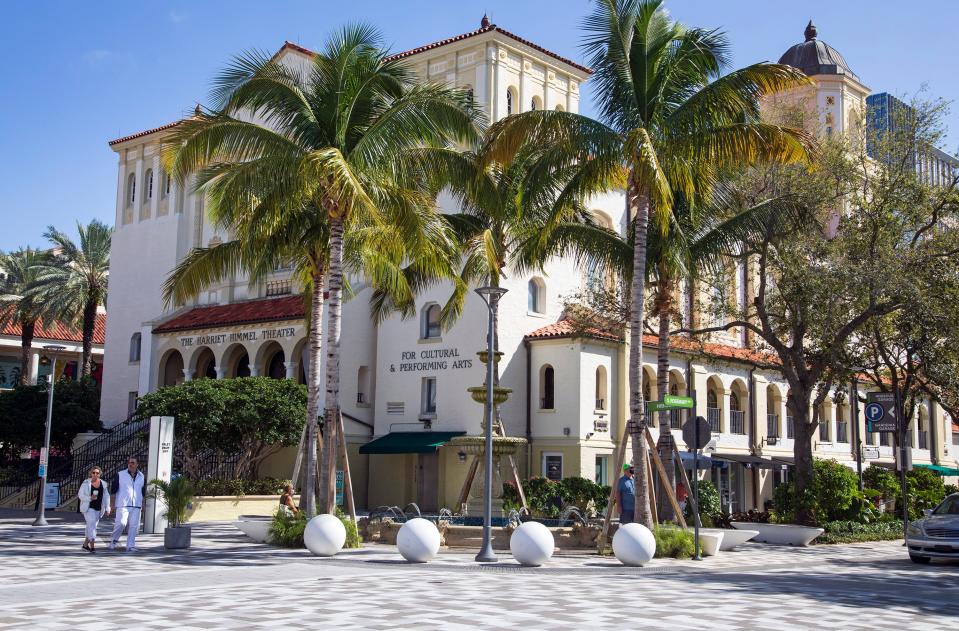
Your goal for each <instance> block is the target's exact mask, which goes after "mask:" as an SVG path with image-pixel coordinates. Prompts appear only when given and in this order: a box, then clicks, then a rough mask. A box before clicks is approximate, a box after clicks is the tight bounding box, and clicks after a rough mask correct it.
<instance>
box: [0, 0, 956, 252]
mask: <svg viewBox="0 0 959 631" xmlns="http://www.w3.org/2000/svg"><path fill="white" fill-rule="evenodd" d="M800 4H801V5H802V6H801V8H800V7H799V6H797V5H800ZM667 7H668V8H669V10H670V12H671V13H672V14H673V15H674V16H675V17H676V18H678V19H680V20H682V21H683V22H685V23H687V24H690V25H694V26H702V27H722V28H723V29H724V30H725V31H726V32H727V34H728V35H729V38H730V40H731V43H732V47H733V51H732V52H733V56H734V63H735V65H736V66H742V65H746V64H749V63H752V62H755V61H761V60H771V61H776V60H778V58H779V56H780V55H781V54H782V53H783V52H784V51H785V50H786V49H787V48H788V47H789V46H791V45H792V44H795V43H797V42H799V41H801V40H802V31H803V28H804V27H805V25H806V22H807V20H808V19H809V18H810V17H811V18H813V20H814V21H815V22H816V24H817V26H818V27H819V36H820V38H821V39H823V40H825V41H826V42H828V43H830V44H831V45H833V46H835V47H836V48H837V49H838V50H839V51H840V52H842V54H843V55H844V56H845V58H846V60H847V61H848V62H849V64H850V66H851V67H852V69H853V70H854V71H855V72H856V73H857V74H858V75H859V76H860V77H861V78H862V79H863V80H864V81H865V83H866V84H867V85H868V86H870V87H871V88H872V89H873V91H875V92H881V91H886V92H892V93H894V94H905V95H912V94H914V93H915V92H916V91H917V90H919V89H920V87H921V86H922V85H923V84H927V85H928V88H929V94H930V95H933V96H937V97H942V98H945V99H947V100H952V101H955V100H957V99H959V82H957V81H956V80H955V77H956V74H955V61H954V60H955V47H956V25H957V24H959V2H941V1H933V0H914V1H913V2H911V3H908V4H903V3H902V2H895V3H894V2H892V1H890V0H871V1H867V0H843V1H842V2H836V1H835V0H831V1H828V2H827V1H822V0H806V2H803V3H795V2H780V1H775V0H672V1H671V2H670V1H667ZM588 10H589V3H588V2H587V1H586V0H578V1H573V0H524V1H522V2H520V1H518V0H511V1H505V0H482V1H481V2H451V1H450V0H424V1H418V2H409V1H407V2H401V1H397V0H393V1H390V2H387V1H384V0H352V1H351V2H328V1H326V2H320V1H313V2H309V1H305V0H298V1H295V0H290V1H283V0H272V1H270V2H267V1H265V0H264V1H261V2H254V1H247V0H204V1H203V2H182V1H173V2H162V1H157V2H150V3H146V2H114V1H110V0H98V1H97V2H15V3H14V2H11V3H8V4H6V5H5V6H4V20H3V23H2V25H0V69H2V74H0V76H3V82H2V84H0V97H2V98H0V138H2V139H3V147H4V151H3V152H2V153H0V172H2V173H3V179H2V182H3V185H2V187H0V249H3V250H8V249H11V248H15V247H17V246H21V245H32V246H41V245H44V242H43V238H42V234H43V231H44V229H45V228H46V226H47V225H49V224H54V225H55V226H57V227H58V228H61V229H65V230H69V231H71V232H74V229H73V226H74V225H75V223H76V221H77V220H80V221H83V222H87V221H89V220H91V219H93V218H99V219H101V220H103V221H105V222H107V223H111V224H112V223H113V218H114V204H115V201H114V200H115V197H116V173H117V171H116V158H115V154H114V153H113V152H112V151H111V150H110V149H109V147H108V146H107V141H109V140H110V139H112V138H116V137H118V136H122V135H125V134H128V133H132V132H136V131H140V130H143V129H148V128H150V127H154V126H158V125H161V124H164V123H167V122H170V121H173V120H175V119H177V118H178V117H180V116H181V115H183V114H184V113H186V112H188V111H189V110H191V109H192V108H193V106H194V104H195V103H196V101H197V100H201V101H204V100H205V99H206V94H207V92H208V89H209V85H210V79H211V77H213V76H214V75H215V74H216V73H217V71H218V70H219V69H221V68H222V67H223V66H224V64H225V63H226V62H228V60H229V59H230V57H231V55H234V54H236V53H238V52H241V51H243V50H245V49H249V48H258V49H263V50H268V51H274V50H276V49H277V48H279V47H280V46H281V45H282V43H283V41H284V40H287V39H289V40H291V41H294V42H298V43H300V44H303V45H304V46H308V47H317V46H320V45H321V44H322V42H323V41H324V39H325V36H326V34H327V33H328V32H329V31H330V30H331V29H333V28H336V27H337V26H338V25H340V24H342V23H344V22H348V21H355V20H364V21H368V22H372V23H374V24H375V25H377V26H378V27H379V28H380V29H381V30H382V31H383V34H384V36H385V38H386V40H387V41H388V42H389V43H390V45H391V47H392V48H393V49H395V50H405V49H408V48H412V47H415V46H418V45H420V44H424V43H427V42H431V41H434V40H437V39H442V38H445V37H449V36H452V35H456V34H459V33H464V32H466V31H470V30H472V29H474V28H477V27H478V26H479V21H480V18H481V17H482V15H483V12H484V11H487V12H489V14H490V16H491V18H492V19H493V21H494V22H495V23H497V24H499V25H500V26H502V27H504V28H506V29H508V30H511V31H513V32H514V33H517V34H518V35H521V36H523V37H525V38H527V39H530V40H533V41H535V42H537V43H539V44H541V45H542V46H545V47H546V48H549V49H551V50H553V51H555V52H557V53H560V54H562V55H565V56H568V57H571V58H572V59H574V60H578V61H581V60H582V55H581V53H580V51H579V46H578V45H579V42H580V37H581V33H580V31H579V24H580V20H581V18H582V16H583V15H584V14H585V13H587V12H588ZM584 96H586V97H587V101H588V97H589V90H588V84H587V85H586V86H584ZM953 109H954V111H953V113H952V115H951V116H950V120H949V126H950V128H951V135H950V137H949V143H948V146H947V147H946V148H947V149H948V150H950V152H953V153H955V152H956V149H957V148H959V111H956V108H953ZM583 112H584V113H591V112H592V107H591V106H590V105H589V103H588V102H586V103H584V107H583Z"/></svg>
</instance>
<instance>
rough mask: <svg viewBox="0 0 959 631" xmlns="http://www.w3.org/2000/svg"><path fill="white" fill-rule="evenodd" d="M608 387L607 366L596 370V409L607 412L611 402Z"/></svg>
mask: <svg viewBox="0 0 959 631" xmlns="http://www.w3.org/2000/svg"><path fill="white" fill-rule="evenodd" d="M607 388H608V386H607V385H606V366H598V367H597V368H596V409H597V410H605V409H606V402H607V401H608V400H609V396H608V390H607Z"/></svg>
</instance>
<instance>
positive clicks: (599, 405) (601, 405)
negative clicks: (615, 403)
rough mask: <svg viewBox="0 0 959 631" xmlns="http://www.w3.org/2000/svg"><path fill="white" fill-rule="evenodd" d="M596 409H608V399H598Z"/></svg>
mask: <svg viewBox="0 0 959 631" xmlns="http://www.w3.org/2000/svg"><path fill="white" fill-rule="evenodd" d="M593 409H594V410H604V411H605V410H606V399H596V407H594V408H593Z"/></svg>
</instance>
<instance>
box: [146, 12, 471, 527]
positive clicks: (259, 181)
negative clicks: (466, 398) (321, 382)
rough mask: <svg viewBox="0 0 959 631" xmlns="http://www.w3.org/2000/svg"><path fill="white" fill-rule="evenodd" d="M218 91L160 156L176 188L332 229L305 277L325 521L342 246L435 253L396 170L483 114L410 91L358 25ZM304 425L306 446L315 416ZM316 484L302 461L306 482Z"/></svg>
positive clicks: (237, 76)
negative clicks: (296, 58)
mask: <svg viewBox="0 0 959 631" xmlns="http://www.w3.org/2000/svg"><path fill="white" fill-rule="evenodd" d="M215 86H216V87H215V90H214V96H215V99H216V107H215V110H214V111H213V112H212V113H203V112H201V113H200V114H199V115H198V116H195V117H193V118H191V119H189V120H186V121H183V123H182V124H181V125H179V126H177V127H176V128H175V130H174V132H173V133H172V134H171V139H170V141H169V145H168V147H167V149H166V150H165V154H166V161H167V163H168V165H169V166H170V168H171V172H172V173H173V174H174V176H175V177H177V178H178V179H180V180H183V179H184V178H185V177H186V176H187V175H188V174H190V173H196V174H197V186H198V188H201V189H208V190H209V191H210V193H211V202H210V211H211V213H212V214H214V215H218V214H223V215H225V214H227V213H229V212H231V209H233V210H232V212H243V211H244V210H247V209H249V208H250V206H251V200H252V201H253V203H254V206H255V208H260V207H263V208H269V209H271V210H270V212H269V214H270V216H271V217H273V218H281V217H282V215H283V214H284V213H288V212H292V211H293V210H296V211H304V212H305V211H306V210H311V211H312V212H313V213H314V214H316V215H317V216H318V218H319V219H320V220H322V221H323V222H324V223H325V226H326V230H327V231H328V237H327V239H326V244H325V245H326V248H325V251H326V253H327V254H326V257H327V261H328V262H327V263H326V265H325V266H323V269H322V275H321V274H320V273H319V272H320V270H321V266H320V261H317V264H316V265H315V266H314V268H313V270H312V273H313V275H314V276H313V278H311V281H312V282H311V284H312V287H313V301H312V313H311V318H312V320H313V322H315V323H317V322H319V317H318V316H319V315H320V314H321V313H322V312H321V309H322V305H323V293H322V290H323V288H325V289H326V290H327V292H328V295H329V298H328V300H327V303H326V309H327V314H326V315H327V326H328V329H327V337H326V398H325V408H326V409H325V411H324V418H326V419H328V420H329V421H331V422H327V423H326V431H325V436H324V439H325V441H326V448H325V449H324V452H325V453H324V458H323V463H322V469H321V480H322V484H323V488H322V489H321V493H320V500H321V510H323V511H324V512H329V511H331V510H332V503H333V495H334V488H333V475H332V474H333V469H334V468H335V467H334V458H335V451H336V449H335V445H336V423H335V422H332V421H334V420H335V419H337V418H338V417H339V410H340V398H339V353H340V313H341V307H342V295H343V288H344V276H343V274H344V237H345V235H346V234H348V233H349V232H351V231H354V230H358V229H370V230H374V231H375V230H381V229H383V228H384V227H385V226H390V225H392V227H393V229H394V230H396V231H397V233H398V235H399V236H400V237H401V238H402V239H403V241H404V243H405V244H406V245H407V246H408V247H409V248H410V249H411V250H413V251H420V252H425V251H429V250H431V249H433V246H434V244H433V243H432V242H431V241H430V237H431V235H430V233H429V231H428V230H423V229H422V227H423V225H422V223H421V222H420V221H418V219H420V218H422V217H423V213H422V212H420V211H421V210H422V209H432V208H433V206H434V201H433V200H432V199H431V198H429V197H428V196H426V195H425V194H424V193H423V191H422V189H421V188H418V187H417V186H415V183H411V182H403V181H401V179H402V178H401V174H402V173H403V171H404V169H402V168H401V165H402V164H403V163H404V162H405V161H406V160H408V156H409V155H410V154H411V153H412V152H413V151H415V150H418V149H419V148H420V147H423V146H445V145H447V144H448V143H451V142H472V141H474V140H475V138H476V135H477V131H478V130H477V121H478V115H477V113H476V110H475V109H474V107H473V105H472V102H471V100H470V99H469V98H468V96H467V94H466V93H465V92H464V91H461V90H453V89H449V88H445V87H441V86H438V85H434V84H420V85H417V84H416V83H415V77H414V75H413V74H412V73H411V71H410V70H409V69H408V68H407V67H406V66H405V65H404V64H403V63H402V61H400V60H395V59H391V58H389V56H388V54H387V52H386V50H385V49H384V48H383V47H382V45H381V38H380V36H379V34H378V33H377V31H376V30H374V29H373V28H371V27H369V26H365V25H351V26H347V27H345V28H343V29H342V30H340V31H339V32H337V33H336V34H335V35H334V36H332V37H331V38H330V40H329V41H328V43H327V45H326V47H325V48H324V50H323V52H320V53H317V54H316V55H314V56H313V59H312V61H311V63H310V64H309V66H308V67H306V68H303V69H299V68H292V67H288V66H286V65H284V64H283V63H281V62H280V61H278V60H275V59H273V58H270V57H267V56H264V55H261V54H258V53H249V54H247V55H245V56H242V57H239V58H237V59H236V60H235V62H234V63H233V65H232V66H231V67H230V68H228V69H227V70H226V71H225V72H224V73H223V74H222V75H220V77H219V78H218V79H217V81H216V84H215ZM301 214H302V213H301ZM437 258H440V257H433V259H432V260H433V261H434V262H435V260H436V259H437ZM311 350H316V349H313V347H312V345H311ZM315 359H316V358H311V363H314V362H315ZM315 363H317V364H318V362H315ZM313 374H315V373H313ZM307 423H308V434H309V435H310V437H311V440H310V443H312V436H314V435H315V427H316V418H315V417H313V418H309V419H307ZM311 478H312V476H311V475H310V460H309V459H308V460H307V483H308V484H310V483H311ZM308 506H309V505H308Z"/></svg>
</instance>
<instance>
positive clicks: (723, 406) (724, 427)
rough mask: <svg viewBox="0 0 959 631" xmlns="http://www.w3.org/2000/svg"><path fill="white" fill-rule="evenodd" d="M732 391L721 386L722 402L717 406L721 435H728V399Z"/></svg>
mask: <svg viewBox="0 0 959 631" xmlns="http://www.w3.org/2000/svg"><path fill="white" fill-rule="evenodd" d="M731 394H732V390H731V389H730V388H727V387H726V386H725V384H724V385H723V400H722V402H721V403H720V404H719V406H720V410H721V412H720V413H719V431H720V433H721V434H728V433H729V431H730V427H729V399H730V395H731Z"/></svg>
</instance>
